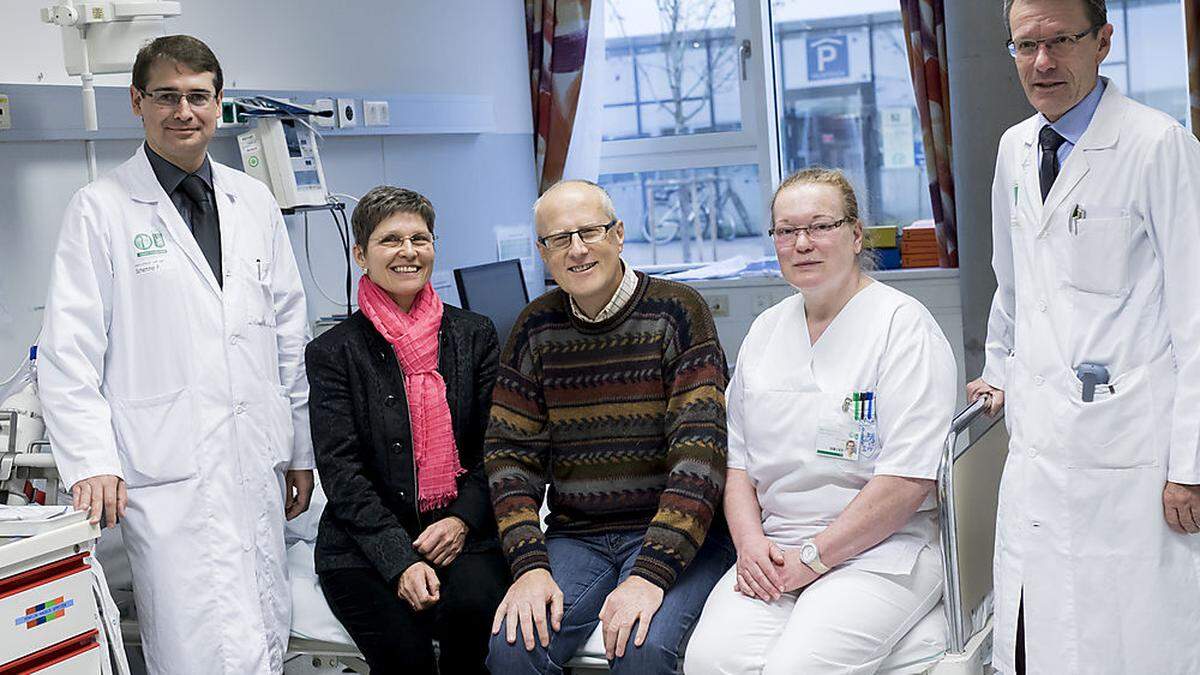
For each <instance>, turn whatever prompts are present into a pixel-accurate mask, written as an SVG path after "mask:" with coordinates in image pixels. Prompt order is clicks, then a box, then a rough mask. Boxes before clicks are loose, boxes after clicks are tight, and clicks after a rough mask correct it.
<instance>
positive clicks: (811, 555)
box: [800, 543, 817, 565]
mask: <svg viewBox="0 0 1200 675" xmlns="http://www.w3.org/2000/svg"><path fill="white" fill-rule="evenodd" d="M816 559H817V547H816V546H815V545H813V544H811V543H810V544H805V545H803V546H801V547H800V560H801V562H803V563H804V564H806V565H807V564H808V563H810V562H813V561H814V560H816Z"/></svg>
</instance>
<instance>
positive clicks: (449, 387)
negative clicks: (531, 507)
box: [305, 305, 499, 583]
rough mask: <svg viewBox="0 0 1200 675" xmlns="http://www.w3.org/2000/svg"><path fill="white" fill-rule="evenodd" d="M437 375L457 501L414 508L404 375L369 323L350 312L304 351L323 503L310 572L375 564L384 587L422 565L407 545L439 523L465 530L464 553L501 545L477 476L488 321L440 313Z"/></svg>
mask: <svg viewBox="0 0 1200 675" xmlns="http://www.w3.org/2000/svg"><path fill="white" fill-rule="evenodd" d="M438 342H439V353H438V371H439V372H440V373H441V374H442V378H443V379H445V381H446V399H447V401H448V403H449V405H450V416H451V418H452V419H453V422H454V439H455V442H456V444H457V445H458V454H459V461H460V462H461V464H462V467H463V468H464V469H466V470H467V473H465V474H463V475H462V476H460V477H459V479H458V498H457V499H455V500H454V502H452V503H451V504H450V505H449V506H447V507H446V508H444V509H440V510H437V511H432V512H429V513H418V511H417V483H416V476H415V458H414V456H413V449H412V434H411V432H410V428H409V423H410V422H409V414H408V402H407V399H406V398H405V394H404V376H403V374H402V373H401V370H400V364H399V363H398V362H397V360H396V355H395V352H393V351H392V347H391V345H390V344H388V342H387V340H385V339H384V337H383V336H382V335H380V334H379V332H378V331H377V330H375V326H374V325H372V323H371V321H370V319H368V318H367V317H366V316H364V315H363V314H362V312H355V313H354V314H353V315H352V316H351V317H350V318H349V319H347V320H346V321H343V322H342V323H340V324H338V325H337V326H335V327H333V328H331V329H329V331H328V332H326V333H324V334H323V335H321V336H320V337H318V338H317V339H315V340H313V341H312V342H311V343H310V344H309V345H308V348H307V349H306V350H305V359H306V366H307V370H308V382H309V385H310V387H311V392H310V394H309V418H310V423H311V426H312V438H313V446H314V449H315V451H316V458H317V470H318V472H319V473H320V476H321V484H322V487H323V488H324V490H325V494H326V497H328V499H329V503H328V505H327V506H326V507H325V512H324V514H323V515H322V516H321V524H320V529H319V530H318V534H317V546H316V569H317V571H318V572H324V571H328V570H334V569H344V568H358V567H374V568H375V569H376V570H377V571H378V572H379V573H380V574H381V575H382V576H383V578H384V579H386V580H388V582H389V583H392V582H394V581H395V580H396V579H398V578H399V576H400V575H401V574H402V573H403V572H404V570H405V569H406V568H408V566H409V565H411V564H413V563H415V562H417V561H419V560H420V556H419V555H418V554H417V552H416V551H415V550H414V549H413V547H412V542H413V540H414V539H416V538H417V536H418V535H419V534H420V533H421V531H422V530H423V529H424V528H425V527H426V526H428V525H429V524H430V523H433V522H434V521H436V520H439V519H441V518H443V517H446V516H450V515H454V516H458V517H459V518H461V519H462V520H463V522H464V523H466V524H467V541H466V545H465V547H464V550H469V551H479V550H485V549H488V548H492V547H496V548H498V547H499V541H498V538H497V534H496V519H495V516H494V514H493V511H492V503H491V499H490V497H489V495H488V484H487V477H486V475H485V474H484V471H483V434H484V431H485V430H486V428H487V423H488V409H489V408H490V407H491V403H492V385H493V384H494V383H495V381H496V364H497V361H498V358H499V354H498V352H499V348H498V344H497V339H496V329H495V328H494V327H493V326H492V322H491V321H490V320H489V319H487V318H486V317H484V316H481V315H479V314H475V313H473V312H467V311H464V310H461V309H458V308H457V307H451V306H449V305H447V306H445V311H444V312H443V314H442V326H441V329H440V330H439V333H438Z"/></svg>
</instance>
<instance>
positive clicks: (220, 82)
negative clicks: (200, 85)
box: [133, 35, 225, 94]
mask: <svg viewBox="0 0 1200 675" xmlns="http://www.w3.org/2000/svg"><path fill="white" fill-rule="evenodd" d="M164 59H165V60H168V61H174V62H175V63H178V64H180V65H183V66H187V67H188V69H189V70H192V71H195V72H197V73H212V75H213V87H214V88H215V89H216V91H215V92H214V93H217V94H219V93H221V88H222V87H224V86H225V76H224V74H223V73H222V72H221V62H220V61H218V60H217V55H216V54H213V53H212V50H211V49H209V48H208V45H206V44H204V43H203V42H201V41H200V40H198V39H196V38H194V37H192V36H191V35H165V36H163V37H160V38H157V39H155V40H154V41H153V42H151V43H150V44H148V45H146V46H145V47H142V48H141V49H139V50H138V53H137V59H135V60H134V62H133V86H134V87H135V88H136V89H138V90H139V91H146V87H148V86H149V85H150V82H149V80H150V68H151V67H152V66H154V64H155V63H157V62H158V61H161V60H164Z"/></svg>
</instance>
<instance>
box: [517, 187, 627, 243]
mask: <svg viewBox="0 0 1200 675" xmlns="http://www.w3.org/2000/svg"><path fill="white" fill-rule="evenodd" d="M563 212H566V213H579V212H595V213H596V214H598V215H599V216H600V217H602V218H603V221H604V222H608V221H610V220H616V219H617V211H616V209H615V208H613V203H612V197H609V196H608V192H607V191H605V189H604V188H602V187H600V186H599V185H597V184H595V183H593V182H592V181H590V180H564V181H559V182H557V183H555V184H554V185H553V186H551V188H550V189H549V190H546V192H545V193H543V194H542V196H541V197H538V200H537V201H536V202H534V203H533V222H534V225H535V226H536V227H537V231H538V236H545V235H546V234H548V233H549V231H550V230H551V229H554V221H555V220H557V219H556V218H555V217H554V216H555V215H556V214H559V213H563ZM543 228H545V229H546V231H545V232H543V231H542V230H543Z"/></svg>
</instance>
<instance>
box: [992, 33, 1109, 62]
mask: <svg viewBox="0 0 1200 675" xmlns="http://www.w3.org/2000/svg"><path fill="white" fill-rule="evenodd" d="M1101 28H1104V24H1099V25H1096V26H1092V27H1091V28H1088V29H1087V30H1084V31H1080V32H1078V33H1074V34H1068V35H1053V36H1051V37H1048V38H1042V39H1041V40H1011V39H1010V40H1009V41H1008V43H1007V44H1008V53H1009V54H1011V55H1012V57H1013V58H1014V59H1015V58H1022V59H1031V58H1033V57H1035V56H1037V53H1038V47H1041V46H1042V45H1045V46H1046V53H1048V54H1049V55H1050V56H1063V55H1064V54H1066V53H1067V52H1069V51H1071V49H1072V48H1073V47H1074V46H1075V45H1077V44H1079V41H1080V40H1082V39H1083V38H1085V37H1087V36H1088V35H1091V34H1092V33H1095V32H1096V31H1098V30H1100V29H1101Z"/></svg>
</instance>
